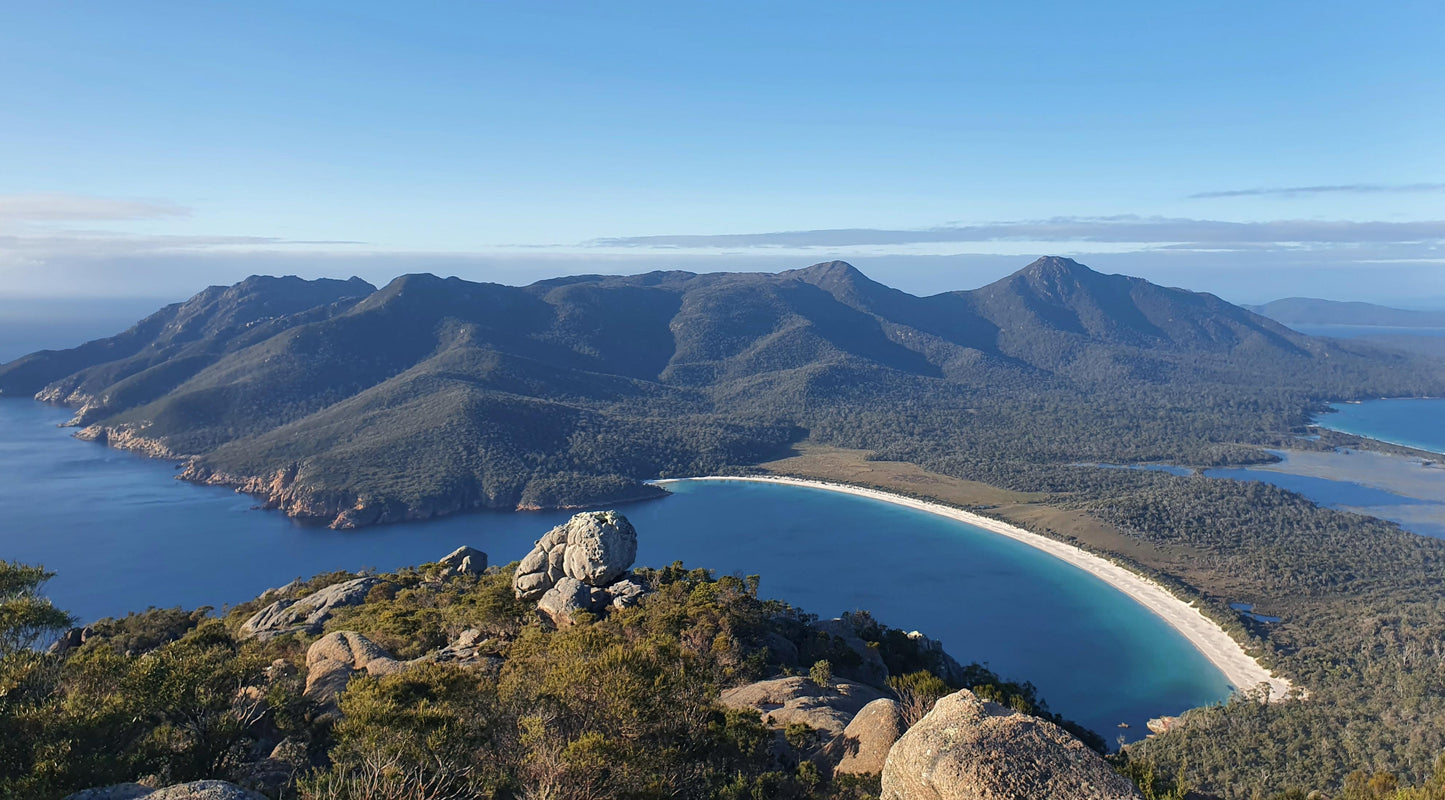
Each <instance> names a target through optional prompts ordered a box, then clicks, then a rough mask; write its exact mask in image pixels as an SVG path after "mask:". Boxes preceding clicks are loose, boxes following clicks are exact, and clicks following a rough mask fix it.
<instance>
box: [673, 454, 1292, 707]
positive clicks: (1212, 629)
mask: <svg viewBox="0 0 1445 800" xmlns="http://www.w3.org/2000/svg"><path fill="white" fill-rule="evenodd" d="M684 480H707V481H752V482H756V483H781V484H790V485H793V486H806V487H812V488H815V489H825V490H828V491H832V492H841V493H844V494H852V495H857V496H859V497H867V498H870V499H873V500H880V501H883V502H885V503H893V504H894V505H900V506H906V507H908V508H912V509H916V510H918V511H925V512H928V513H930V514H936V515H938V516H941V517H947V518H949V519H954V520H957V521H959V522H963V523H965V524H968V525H972V526H974V527H977V528H982V529H983V530H986V531H989V532H990V533H996V534H999V535H1000V536H1007V537H1009V538H1010V539H1014V540H1015V541H1019V542H1022V543H1023V544H1026V545H1028V546H1029V547H1033V548H1035V549H1037V550H1042V551H1043V552H1045V553H1047V554H1049V555H1051V556H1053V557H1055V558H1057V559H1060V560H1062V561H1065V562H1067V563H1069V564H1071V565H1073V566H1075V567H1078V568H1079V569H1082V570H1084V571H1085V572H1088V573H1089V574H1091V575H1093V576H1095V577H1097V578H1099V579H1100V580H1102V581H1104V582H1105V583H1107V584H1109V585H1110V586H1112V587H1114V588H1115V589H1117V590H1119V591H1120V592H1123V593H1124V594H1126V595H1128V596H1129V597H1130V598H1131V599H1133V600H1134V602H1136V603H1138V604H1139V605H1142V606H1144V607H1145V608H1147V609H1149V610H1150V611H1152V612H1154V614H1156V615H1157V616H1158V617H1159V618H1160V619H1163V620H1164V621H1165V622H1166V623H1168V624H1169V626H1170V627H1172V628H1174V629H1175V630H1176V631H1178V632H1179V633H1180V635H1182V636H1183V637H1184V638H1185V639H1187V640H1189V643H1190V644H1192V645H1193V646H1194V648H1195V649H1196V650H1198V651H1199V652H1200V653H1201V654H1203V655H1204V657H1205V658H1207V659H1209V661H1210V663H1212V664H1214V666H1215V667H1216V668H1218V669H1219V671H1220V672H1221V673H1223V674H1224V677H1225V679H1227V680H1228V681H1229V683H1230V684H1231V685H1233V686H1234V687H1235V688H1236V690H1239V689H1252V688H1254V687H1256V686H1258V685H1259V684H1261V683H1265V684H1268V685H1269V693H1270V697H1271V698H1272V699H1276V700H1278V699H1282V698H1284V697H1285V696H1286V695H1287V694H1289V692H1290V690H1291V688H1292V686H1291V684H1290V682H1289V681H1288V680H1287V679H1285V678H1281V677H1277V676H1275V675H1274V673H1272V672H1270V671H1269V670H1267V669H1265V668H1264V667H1263V666H1262V665H1260V663H1259V662H1258V661H1256V660H1255V659H1254V658H1253V657H1251V656H1250V655H1249V654H1248V653H1246V652H1245V651H1244V648H1243V647H1241V646H1240V645H1239V643H1238V642H1236V641H1234V639H1233V638H1232V637H1230V635H1229V634H1228V633H1226V632H1225V631H1224V629H1223V628H1221V627H1220V626H1219V624H1218V623H1216V622H1214V621H1213V620H1211V619H1210V618H1209V617H1206V616H1205V615H1204V613H1203V612H1202V611H1200V610H1199V609H1198V608H1195V607H1194V605H1193V604H1192V603H1187V602H1185V601H1183V600H1181V599H1179V598H1178V597H1175V596H1174V595H1173V594H1171V593H1170V592H1169V590H1167V589H1165V588H1164V587H1163V586H1160V585H1159V584H1158V583H1155V582H1154V581H1152V580H1150V579H1149V578H1146V577H1144V576H1143V575H1140V574H1138V573H1136V572H1132V571H1130V570H1128V569H1126V568H1124V567H1121V566H1119V565H1118V564H1115V563H1114V562H1112V561H1109V560H1108V559H1106V558H1103V557H1102V556H1097V555H1094V554H1093V553H1090V552H1088V551H1086V550H1082V549H1080V548H1078V547H1074V546H1073V545H1070V544H1065V543H1064V542H1060V541H1057V540H1055V539H1050V538H1049V537H1047V536H1042V535H1040V534H1037V533H1031V532H1029V531H1026V530H1024V529H1023V528H1019V527H1016V526H1014V525H1010V524H1008V523H1006V522H1000V521H999V520H996V519H990V518H988V517H985V516H981V515H979V514H975V513H972V512H969V511H963V510H961V509H957V508H951V507H949V506H945V505H942V504H939V503H931V502H928V501H926V500H917V499H915V498H912V497H905V496H903V495H898V494H892V493H889V492H883V491H879V490H877V489H865V488H862V487H859V486H850V485H848V484H842V483H829V482H825V481H815V480H806V479H802V478H787V477H774V476H730V475H717V476H707V477H699V478H677V479H668V480H659V481H653V483H654V484H656V485H659V486H666V485H667V484H669V483H677V482H679V481H684Z"/></svg>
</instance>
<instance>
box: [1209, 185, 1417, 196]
mask: <svg viewBox="0 0 1445 800" xmlns="http://www.w3.org/2000/svg"><path fill="white" fill-rule="evenodd" d="M1406 192H1445V183H1405V184H1384V183H1342V184H1337V185H1328V186H1288V187H1284V188H1277V189H1263V188H1260V189H1227V190H1224V191H1219V192H1199V193H1198V194H1191V195H1189V199H1190V200H1206V199H1212V198H1219V197H1268V196H1284V197H1289V196H1292V195H1301V194H1382V193H1389V194H1397V193H1406Z"/></svg>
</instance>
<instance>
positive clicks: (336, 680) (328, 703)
mask: <svg viewBox="0 0 1445 800" xmlns="http://www.w3.org/2000/svg"><path fill="white" fill-rule="evenodd" d="M355 672H356V670H355V669H352V667H351V665H350V664H347V663H345V662H343V661H334V660H332V659H329V658H325V659H322V660H320V661H317V662H316V663H315V664H312V665H311V666H310V667H309V668H308V669H307V670H306V690H305V692H304V693H303V694H304V695H305V697H306V699H307V700H310V701H311V702H313V703H315V704H317V705H318V706H321V708H322V710H323V713H328V712H335V711H336V710H337V705H336V698H337V697H338V696H339V695H340V694H341V693H342V692H343V691H344V690H345V689H346V684H348V683H350V682H351V676H352V675H353V674H355Z"/></svg>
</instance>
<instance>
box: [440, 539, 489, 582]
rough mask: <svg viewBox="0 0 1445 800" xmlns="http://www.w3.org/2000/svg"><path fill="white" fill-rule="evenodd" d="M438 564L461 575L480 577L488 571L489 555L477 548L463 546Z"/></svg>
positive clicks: (444, 557) (448, 554)
mask: <svg viewBox="0 0 1445 800" xmlns="http://www.w3.org/2000/svg"><path fill="white" fill-rule="evenodd" d="M438 563H440V564H442V565H443V566H445V567H446V568H447V569H448V570H450V571H452V572H455V573H458V574H461V575H480V574H482V573H483V572H486V571H487V554H486V553H483V552H482V551H480V550H478V549H477V548H475V547H467V546H466V545H462V546H461V547H458V548H457V549H455V550H453V551H451V552H450V553H447V554H446V555H445V556H443V557H442V558H441V559H439V561H438Z"/></svg>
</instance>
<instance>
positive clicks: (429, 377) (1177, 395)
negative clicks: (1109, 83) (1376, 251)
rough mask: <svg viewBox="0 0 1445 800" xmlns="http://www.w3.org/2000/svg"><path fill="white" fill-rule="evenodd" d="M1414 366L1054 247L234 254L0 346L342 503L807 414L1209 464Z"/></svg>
mask: <svg viewBox="0 0 1445 800" xmlns="http://www.w3.org/2000/svg"><path fill="white" fill-rule="evenodd" d="M1430 391H1437V392H1438V391H1445V378H1442V375H1441V371H1440V370H1439V368H1438V365H1436V364H1433V363H1432V362H1427V361H1424V360H1421V359H1416V358H1413V357H1410V356H1407V355H1405V354H1402V353H1390V352H1387V351H1381V350H1376V349H1373V348H1370V347H1369V346H1367V345H1360V344H1357V343H1347V342H1335V341H1328V340H1321V339H1313V338H1311V337H1308V336H1304V335H1301V334H1298V333H1296V332H1294V331H1291V330H1289V329H1288V328H1285V327H1283V326H1281V325H1279V324H1278V323H1276V322H1273V321H1271V320H1268V319H1266V318H1263V317H1260V316H1258V315H1256V314H1253V313H1251V312H1249V311H1247V310H1244V309H1242V308H1239V307H1236V306H1232V305H1229V304H1228V303H1225V302H1224V301H1222V300H1220V299H1219V298H1216V297H1214V296H1212V295H1207V294H1196V293H1193V292H1187V291H1184V290H1180V289H1169V288H1164V287H1160V286H1156V285H1154V284H1150V283H1148V282H1146V281H1143V280H1140V279H1137V278H1129V277H1125V276H1119V275H1101V274H1099V273H1097V272H1094V271H1092V270H1090V269H1088V268H1087V267H1085V266H1083V265H1081V264H1078V263H1076V262H1073V261H1070V260H1068V259H1061V258H1044V259H1039V260H1038V261H1036V262H1034V263H1033V264H1030V265H1029V266H1027V267H1025V268H1024V269H1022V270H1020V271H1019V272H1017V273H1015V274H1013V275H1011V276H1009V277H1007V278H1004V279H1002V280H1000V281H998V282H995V283H993V284H990V285H988V286H985V287H982V288H980V289H976V290H973V291H966V292H950V293H945V294H940V295H935V296H931V297H915V296H913V295H909V294H906V293H904V292H900V291H898V290H896V289H892V288H889V287H887V286H884V285H882V284H879V283H877V282H875V281H872V280H870V279H868V278H867V277H866V276H864V275H863V274H862V273H861V272H859V271H858V270H856V269H855V268H853V267H852V266H850V265H848V264H845V263H842V262H830V263H825V264H818V265H815V266H812V267H808V268H806V269H800V270H791V271H787V272H782V273H778V274H761V273H743V274H726V273H719V274H709V275H695V274H692V273H686V272H654V273H648V274H645V275H635V276H578V277H570V278H559V279H555V280H549V281H541V282H539V283H536V284H533V285H531V286H526V287H511V286H502V285H498V284H488V283H472V282H468V281H463V280H459V279H457V278H446V279H442V278H438V277H435V276H431V275H406V276H402V277H400V278H397V279H395V280H393V281H392V282H391V283H389V284H388V285H387V286H385V287H383V288H382V289H379V290H373V289H372V287H370V286H369V285H367V284H365V283H364V282H362V281H359V280H357V279H353V280H351V281H344V282H343V281H302V280H299V279H296V278H249V279H247V280H246V281H243V282H242V283H240V284H237V285H236V286H234V287H231V288H229V289H219V288H212V289H208V290H206V291H205V292H202V293H201V294H200V295H197V296H196V297H195V298H193V299H192V300H190V301H188V302H187V303H183V304H179V305H176V306H171V307H168V308H166V309H163V310H162V311H161V312H158V313H157V314H155V315H153V316H152V317H149V318H147V319H146V320H143V321H142V322H141V323H140V324H138V325H137V326H136V327H135V328H132V329H131V330H129V331H126V332H125V333H122V334H120V335H119V336H116V337H114V338H112V339H108V340H102V341H99V342H92V343H89V344H87V345H84V346H82V347H80V348H76V349H75V350H71V351H63V352H45V353H38V354H34V355H32V356H27V357H26V358H24V359H20V360H19V361H16V362H13V363H11V364H8V365H5V366H3V367H0V392H3V393H5V394H35V395H36V396H37V397H38V398H40V399H43V400H48V401H51V402H58V403H64V404H67V405H71V406H75V407H76V408H77V414H76V419H75V424H77V425H80V426H85V428H84V430H83V431H82V436H84V437H86V438H93V439H103V440H107V441H109V442H110V443H111V444H114V445H117V446H122V447H130V448H135V449H140V450H143V451H145V452H148V453H151V454H154V455H166V456H171V457H177V458H186V459H188V461H189V463H188V466H187V470H186V472H185V475H186V476H187V477H190V478H192V479H196V480H203V481H210V482H214V483H224V484H228V485H236V486H239V487H242V488H244V489H245V490H247V491H251V492H254V493H257V494H260V495H262V496H264V497H266V498H267V499H268V501H269V502H270V503H272V504H274V505H276V506H278V507H281V508H283V509H285V510H286V511H287V512H288V513H292V514H296V515H298V516H305V517H315V518H319V519H324V520H329V521H331V522H332V523H333V524H336V525H341V526H351V525H362V524H371V523H375V522H386V521H393V520H398V519H406V518H415V517H427V516H432V515H436V514H444V513H451V512H454V511H459V510H464V509H468V508H480V507H501V508H513V507H517V506H524V507H530V506H554V505H580V504H588V503H596V502H611V501H616V500H619V499H626V498H630V497H641V496H647V495H649V494H650V493H652V492H653V491H655V490H652V489H650V488H649V487H647V486H645V485H644V484H642V483H641V481H643V480H646V479H649V478H655V477H662V476H676V475H684V474H697V473H704V472H714V471H719V470H726V469H732V468H737V467H742V466H746V465H748V464H753V463H757V462H759V461H761V460H765V459H766V458H768V457H769V456H771V455H774V454H777V453H778V452H780V451H781V450H782V449H783V448H785V447H786V446H787V445H788V444H789V443H790V442H793V441H796V440H797V439H799V438H801V437H803V436H806V435H810V434H811V435H812V436H813V437H814V438H818V439H822V440H826V441H832V442H835V443H839V444H849V445H853V446H862V447H868V448H870V449H877V450H886V451H889V452H892V453H894V454H895V455H898V456H899V457H906V458H910V459H914V460H928V459H938V458H943V457H947V458H950V459H953V460H954V461H955V462H957V463H956V464H955V471H958V470H962V471H965V472H966V471H969V470H979V469H983V468H984V467H987V468H989V469H993V468H995V467H996V466H997V462H1000V461H1007V462H1010V463H1013V464H1014V465H1015V466H1014V467H1012V468H1011V469H1012V470H1013V473H1014V476H1015V477H1014V479H1013V480H1015V482H1017V480H1022V479H1023V478H1020V477H1018V476H1019V475H1022V474H1023V473H1025V472H1027V473H1029V474H1030V475H1032V476H1033V477H1032V478H1029V479H1030V480H1035V481H1036V482H1037V481H1038V480H1039V475H1038V474H1037V472H1038V470H1039V469H1042V468H1045V467H1047V466H1048V465H1049V464H1054V463H1060V462H1063V463H1067V462H1068V460H1070V459H1079V458H1091V459H1098V458H1105V457H1110V458H1120V459H1125V458H1138V457H1141V456H1148V457H1171V458H1175V459H1177V460H1193V461H1196V462H1198V461H1207V460H1209V459H1213V458H1218V457H1219V456H1218V453H1219V452H1220V450H1219V446H1220V445H1222V444H1229V443H1232V442H1256V443H1268V441H1269V437H1270V436H1272V435H1287V434H1288V432H1289V430H1290V429H1291V428H1292V427H1295V426H1298V425H1300V424H1302V423H1303V421H1304V419H1305V418H1306V413H1307V411H1308V410H1309V408H1310V406H1311V404H1312V403H1317V402H1318V401H1319V400H1321V399H1324V398H1339V397H1354V396H1359V395H1361V394H1376V395H1378V394H1405V393H1409V394H1420V393H1426V392H1430ZM1139 419H1148V420H1151V421H1148V422H1145V423H1140V422H1138V420H1139ZM1171 425H1173V426H1176V427H1178V428H1179V429H1180V430H1187V431H1188V432H1187V433H1181V434H1174V433H1171V432H1170V431H1169V427H1170V426H1171ZM1050 426H1053V427H1060V426H1067V428H1068V435H1067V436H1066V437H1065V436H1062V435H1053V436H1050V435H1048V434H1047V433H1043V432H1042V431H1046V430H1048V429H1049V428H1050ZM985 448H992V449H993V450H994V451H998V452H995V453H993V454H990V453H989V452H987V450H985ZM995 477H997V476H995ZM1005 482H1007V481H1005Z"/></svg>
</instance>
